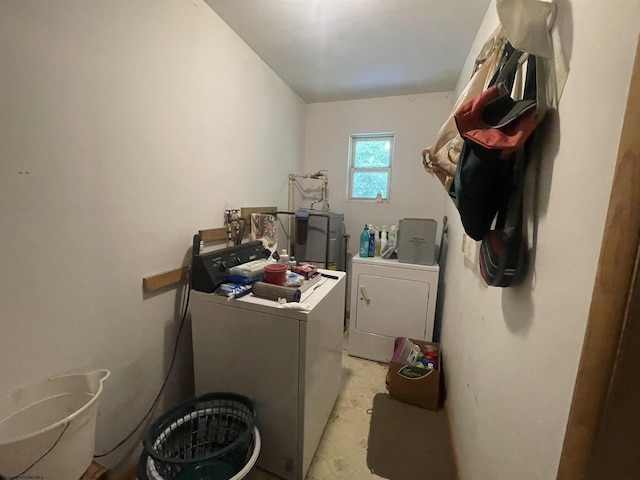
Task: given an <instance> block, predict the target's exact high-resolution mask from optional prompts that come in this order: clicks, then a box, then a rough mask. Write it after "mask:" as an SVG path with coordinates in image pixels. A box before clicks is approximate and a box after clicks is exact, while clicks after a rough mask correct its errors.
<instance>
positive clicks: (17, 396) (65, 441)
mask: <svg viewBox="0 0 640 480" xmlns="http://www.w3.org/2000/svg"><path fill="white" fill-rule="evenodd" d="M109 374H110V372H109V371H108V370H96V371H94V372H90V373H85V374H75V375H63V376H60V377H53V378H48V379H46V380H43V381H41V382H38V383H35V384H32V385H29V386H27V387H23V388H21V389H19V390H16V391H15V392H13V393H11V394H10V395H7V396H6V397H4V398H1V399H0V475H2V476H4V477H6V478H14V477H18V476H21V477H23V478H24V477H25V476H28V477H30V478H41V479H42V480H77V479H79V478H80V477H81V476H82V474H83V473H84V472H85V471H86V470H87V468H88V467H89V465H90V464H91V461H92V459H93V453H94V445H95V430H96V414H97V410H98V403H97V402H98V397H99V396H100V393H101V392H102V383H103V382H104V380H106V379H107V378H108V377H109Z"/></svg>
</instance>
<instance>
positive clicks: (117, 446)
mask: <svg viewBox="0 0 640 480" xmlns="http://www.w3.org/2000/svg"><path fill="white" fill-rule="evenodd" d="M190 298H191V282H189V284H188V285H187V294H186V300H185V302H184V312H183V314H182V320H181V322H180V327H179V328H178V334H177V335H176V341H175V343H174V345H173V355H172V357H171V363H170V364H169V370H168V371H167V374H166V375H165V377H164V381H163V382H162V386H161V387H160V390H159V391H158V394H157V395H156V398H155V399H154V400H153V403H152V404H151V407H149V410H147V413H146V414H145V415H144V417H142V420H140V422H138V424H137V425H136V426H135V427H134V429H133V430H132V431H131V433H129V434H128V435H127V436H126V437H125V438H124V439H122V440H121V441H120V442H119V443H118V444H117V445H116V446H115V447H113V448H112V449H111V450H109V451H107V452H105V453H101V454H98V455H94V456H93V458H102V457H106V456H107V455H110V454H112V453H113V452H115V451H116V450H117V449H118V448H120V447H121V446H122V445H124V443H125V442H126V441H127V440H129V439H130V438H131V437H132V436H133V435H134V434H135V433H136V432H137V431H138V430H139V429H140V427H141V426H142V425H143V424H144V422H145V421H146V420H147V418H148V417H149V415H151V414H152V413H153V411H154V409H155V408H156V406H157V404H158V401H159V400H160V396H161V395H162V392H164V389H165V387H166V386H167V381H168V380H169V377H170V376H171V372H172V370H173V366H174V364H175V361H176V354H177V352H178V344H179V343H180V336H181V334H182V329H183V328H184V324H185V320H186V319H187V312H188V311H189V299H190ZM29 468H31V467H29ZM0 480H2V479H0Z"/></svg>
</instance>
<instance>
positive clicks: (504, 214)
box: [479, 147, 529, 287]
mask: <svg viewBox="0 0 640 480" xmlns="http://www.w3.org/2000/svg"><path fill="white" fill-rule="evenodd" d="M515 157H516V158H515V164H514V168H513V182H512V187H513V188H512V194H511V196H510V198H509V199H508V201H507V202H505V203H504V204H503V205H502V206H501V208H500V211H499V213H498V218H497V219H496V225H495V229H493V230H490V231H489V232H488V233H487V234H486V235H485V237H484V238H483V239H482V243H481V244H480V257H479V266H480V275H481V276H482V278H483V280H484V281H485V283H486V284H487V285H489V286H492V287H511V286H514V285H516V284H517V283H518V282H520V281H521V280H522V278H523V277H524V275H525V274H526V272H527V267H528V260H529V255H528V245H527V240H526V237H525V236H524V235H523V219H524V216H523V191H524V177H525V171H526V167H527V162H526V155H525V153H524V147H523V148H521V149H520V150H519V151H518V152H517V153H516V155H515Z"/></svg>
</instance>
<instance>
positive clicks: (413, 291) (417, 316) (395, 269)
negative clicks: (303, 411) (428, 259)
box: [348, 257, 440, 363]
mask: <svg viewBox="0 0 640 480" xmlns="http://www.w3.org/2000/svg"><path fill="white" fill-rule="evenodd" d="M439 273H440V267H439V266H438V265H417V264H413V263H401V262H399V261H398V260H393V259H389V260H386V259H382V258H379V257H374V258H370V257H367V258H363V257H354V258H353V261H352V266H351V314H350V319H349V346H348V353H349V355H352V356H356V357H361V358H366V359H369V360H375V361H378V362H386V363H388V362H389V361H390V360H391V357H392V356H393V345H394V340H395V339H396V338H397V337H409V338H414V339H417V340H426V341H431V340H432V338H433V324H434V318H435V310H436V297H437V295H438V276H439Z"/></svg>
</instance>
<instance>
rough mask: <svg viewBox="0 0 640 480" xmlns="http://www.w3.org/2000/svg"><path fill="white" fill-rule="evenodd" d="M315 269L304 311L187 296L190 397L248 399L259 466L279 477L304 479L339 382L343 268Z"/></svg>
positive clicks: (256, 301) (251, 299) (258, 301)
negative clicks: (257, 433) (190, 343)
mask: <svg viewBox="0 0 640 480" xmlns="http://www.w3.org/2000/svg"><path fill="white" fill-rule="evenodd" d="M216 258H218V257H216ZM216 258H214V259H212V260H211V261H210V262H213V261H214V260H216ZM227 261H228V262H230V261H231V260H227ZM212 270H215V269H212ZM319 271H320V272H321V273H322V274H324V275H325V277H323V278H322V279H321V280H320V281H319V282H318V283H317V284H315V286H312V287H310V288H309V289H308V290H306V291H305V292H303V293H302V298H301V299H300V302H301V303H305V304H307V305H308V307H309V309H308V310H304V311H303V310H292V309H287V308H284V307H283V306H282V305H280V304H278V302H275V301H271V300H266V299H263V298H258V297H255V296H253V294H249V295H247V296H244V297H242V298H237V299H233V300H229V299H227V298H226V297H222V296H219V295H215V294H213V293H208V292H202V291H195V290H194V291H192V293H191V301H192V307H191V323H192V338H193V366H194V377H195V391H196V394H198V395H200V394H204V393H207V392H221V391H222V392H224V391H230V392H235V393H240V394H242V395H245V396H247V397H249V398H250V399H251V400H253V402H254V403H255V405H256V409H257V411H258V419H257V423H258V428H259V429H260V435H261V437H262V450H261V451H260V457H259V458H258V466H260V467H261V468H263V469H265V470H267V471H269V472H271V473H274V474H276V475H278V476H279V477H281V478H283V479H286V480H303V479H304V478H305V476H306V473H307V471H308V469H309V466H310V465H311V461H312V460H313V455H314V453H315V451H316V448H317V446H318V443H319V442H320V438H321V437H322V432H323V431H324V428H325V426H326V424H327V421H328V419H329V416H330V414H331V411H332V409H333V406H334V403H335V401H336V399H337V397H338V393H339V391H340V385H341V380H342V347H343V338H344V337H343V322H344V304H345V290H346V289H345V286H346V273H344V272H336V271H328V270H319ZM205 286H206V284H205ZM289 305H290V304H289Z"/></svg>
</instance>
